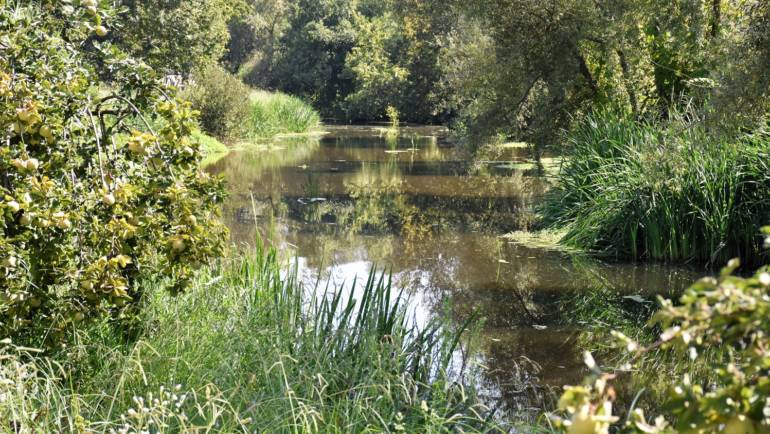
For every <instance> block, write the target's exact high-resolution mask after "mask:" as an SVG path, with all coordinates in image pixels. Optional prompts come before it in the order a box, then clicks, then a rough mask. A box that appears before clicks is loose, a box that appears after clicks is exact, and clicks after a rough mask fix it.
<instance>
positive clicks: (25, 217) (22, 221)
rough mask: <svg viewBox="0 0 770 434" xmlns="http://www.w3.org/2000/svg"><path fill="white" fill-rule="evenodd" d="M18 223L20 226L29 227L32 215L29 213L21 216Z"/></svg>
mask: <svg viewBox="0 0 770 434" xmlns="http://www.w3.org/2000/svg"><path fill="white" fill-rule="evenodd" d="M19 223H20V224H21V225H22V226H29V224H30V223H32V215H31V213H24V215H23V216H21V218H20V219H19Z"/></svg>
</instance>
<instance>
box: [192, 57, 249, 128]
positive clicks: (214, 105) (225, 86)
mask: <svg viewBox="0 0 770 434" xmlns="http://www.w3.org/2000/svg"><path fill="white" fill-rule="evenodd" d="M250 93H251V89H250V88H249V87H248V86H246V85H245V84H243V82H241V81H240V80H239V79H237V78H236V77H234V76H233V75H232V74H230V73H229V72H227V71H225V70H224V69H223V68H222V67H220V66H217V65H211V66H206V67H204V68H203V69H201V70H200V71H199V72H197V73H195V74H194V75H193V80H192V84H191V85H190V86H189V87H188V88H187V89H185V91H184V92H183V93H182V96H183V97H184V98H185V99H187V100H188V101H190V102H191V103H192V106H193V108H194V109H195V110H197V111H198V112H200V123H201V128H203V130H204V131H206V132H207V133H209V134H211V135H213V136H216V137H218V138H221V139H228V138H229V139H232V138H240V137H243V136H245V135H246V134H247V132H248V126H247V124H246V123H245V122H244V120H246V119H248V117H249V113H250V111H251V104H250V102H249V94H250Z"/></svg>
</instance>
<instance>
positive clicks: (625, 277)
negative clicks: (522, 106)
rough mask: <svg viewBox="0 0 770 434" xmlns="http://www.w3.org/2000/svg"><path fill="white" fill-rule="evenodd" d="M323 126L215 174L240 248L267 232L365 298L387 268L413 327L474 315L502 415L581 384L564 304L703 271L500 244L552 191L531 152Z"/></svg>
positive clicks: (493, 400)
mask: <svg viewBox="0 0 770 434" xmlns="http://www.w3.org/2000/svg"><path fill="white" fill-rule="evenodd" d="M325 129H326V130H328V131H329V134H327V135H325V136H322V137H315V138H307V137H304V138H291V139H290V140H286V139H283V140H277V141H276V142H275V143H272V144H269V145H261V146H258V147H253V148H248V147H247V148H246V149H242V150H239V151H236V152H233V153H232V154H231V155H229V156H228V157H226V158H225V159H223V160H221V161H219V162H218V163H216V164H215V165H214V166H212V167H211V168H210V169H209V170H210V171H212V172H213V173H218V174H221V175H223V176H224V177H225V179H226V180H227V181H228V185H229V188H230V192H231V197H230V198H229V200H228V202H227V203H226V205H225V208H224V214H225V218H226V220H227V223H228V225H229V227H230V229H231V232H232V237H233V241H234V242H235V243H237V244H249V243H253V242H254V240H255V239H256V238H255V236H256V234H255V230H256V229H255V228H259V230H260V236H261V237H262V238H263V239H264V238H266V237H267V238H270V239H271V240H272V242H273V243H274V244H275V245H276V246H278V247H279V248H280V250H281V251H282V252H284V253H285V256H286V257H287V258H289V257H294V256H295V255H296V257H297V264H298V267H299V275H300V277H301V279H302V281H303V282H304V283H305V286H306V287H307V288H308V289H309V290H312V289H314V288H317V291H319V293H320V294H323V291H324V290H325V288H327V284H328V285H329V287H330V288H334V287H343V289H342V290H343V291H351V290H352V291H354V292H355V291H357V290H360V287H361V285H363V283H364V282H365V280H366V278H367V276H368V275H369V273H370V271H371V270H372V269H373V268H375V267H376V269H377V270H380V271H382V270H386V271H388V272H391V273H392V276H393V286H394V288H395V289H396V290H402V289H403V290H404V291H405V293H406V294H405V295H406V296H408V297H409V300H410V303H411V304H410V306H411V310H410V315H411V316H412V317H413V319H414V321H415V322H416V323H417V324H425V323H426V322H427V321H428V319H429V318H430V316H431V315H435V314H438V313H442V312H446V310H447V309H449V314H450V316H451V317H452V318H453V320H455V321H456V322H457V323H462V322H463V321H464V320H465V319H466V318H468V316H469V315H471V314H472V313H473V312H477V311H478V312H479V313H480V314H481V316H482V317H483V318H484V322H483V324H484V326H483V329H482V330H480V334H479V336H478V338H479V339H478V342H476V343H475V345H476V346H477V347H478V348H480V350H481V351H480V354H479V356H478V357H477V358H475V359H474V360H473V362H474V363H475V364H476V365H477V366H481V367H483V369H482V370H481V371H480V372H481V374H480V380H481V384H482V386H483V387H482V392H483V393H484V395H485V398H486V399H487V400H488V402H490V404H491V405H493V406H495V407H496V408H498V409H500V411H515V412H519V413H522V412H523V413H526V412H529V411H531V409H533V408H537V407H540V408H542V406H539V405H538V401H541V402H542V400H544V399H549V397H550V396H551V393H550V392H549V390H550V389H551V388H552V387H554V386H557V385H562V384H569V383H574V382H576V381H579V380H580V378H581V377H582V373H583V372H582V365H581V362H580V357H579V355H578V354H577V351H576V350H575V340H576V339H577V337H578V335H579V333H580V330H579V327H576V326H575V325H574V324H573V325H567V324H568V323H571V322H570V321H568V319H569V318H565V317H564V315H565V310H564V309H563V308H560V306H561V305H562V304H563V303H565V302H568V301H569V299H570V297H571V296H573V295H574V294H576V293H580V292H581V291H587V290H590V289H604V290H608V291H614V292H618V293H621V294H626V295H641V296H643V297H647V298H651V296H652V295H653V294H656V293H659V292H661V291H663V290H664V289H669V290H670V289H677V288H682V287H683V286H684V285H685V284H687V283H688V282H689V281H691V280H692V278H693V276H694V273H693V271H692V270H688V269H682V268H672V267H664V266H659V265H644V266H641V265H633V264H604V263H600V262H597V261H594V260H591V259H588V258H586V257H581V256H569V255H567V254H565V253H560V252H558V251H553V250H547V249H543V248H538V247H527V246H526V245H521V244H516V243H513V242H511V241H509V240H507V239H505V238H501V235H504V234H506V233H508V232H511V231H514V230H522V229H528V227H529V224H530V222H531V221H532V212H533V207H534V206H535V205H536V204H537V203H538V202H539V201H540V200H541V198H542V196H543V194H544V193H545V191H546V190H547V181H546V180H545V179H543V178H538V177H533V176H530V174H529V172H528V170H527V169H526V168H522V167H521V166H520V165H517V164H512V163H515V162H516V161H518V160H517V159H518V158H520V157H521V155H522V153H523V152H526V149H521V148H515V147H511V148H508V149H504V150H503V151H504V152H503V153H501V154H499V155H494V156H492V157H493V158H492V157H490V158H488V159H486V160H481V161H479V160H476V161H471V160H470V159H469V157H468V156H467V155H466V154H464V153H463V152H462V151H460V150H458V149H456V148H455V147H452V146H450V145H449V144H448V143H447V141H446V139H445V135H446V130H445V129H443V128H437V127H418V128H414V127H412V128H402V129H401V130H400V132H399V134H398V135H395V136H394V135H392V134H383V133H382V131H381V129H380V128H378V127H326V128H325ZM255 222H256V224H255ZM356 278H357V279H358V281H359V286H358V287H357V288H351V286H352V282H353V280H354V279H356ZM343 284H344V286H342V285H343ZM396 296H397V293H396V294H393V297H396ZM533 414H534V413H533Z"/></svg>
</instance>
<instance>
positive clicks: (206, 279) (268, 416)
mask: <svg viewBox="0 0 770 434" xmlns="http://www.w3.org/2000/svg"><path fill="white" fill-rule="evenodd" d="M259 245H261V243H258V246H259ZM360 283H362V282H359V285H358V287H357V288H358V289H356V290H349V291H345V290H342V289H337V288H327V289H326V290H323V289H319V288H316V290H317V291H307V290H306V288H303V287H302V285H300V284H299V283H298V282H297V278H296V272H293V271H288V272H287V271H285V267H281V261H279V259H278V255H277V253H276V252H275V251H274V250H264V249H261V248H257V250H256V251H255V252H253V254H250V255H245V256H242V257H239V258H237V259H232V260H229V261H223V262H222V263H220V264H219V265H216V266H213V267H212V268H211V269H209V270H207V271H205V272H204V273H203V274H202V275H201V276H200V278H199V279H198V280H197V281H196V283H195V285H194V287H193V289H192V290H191V291H190V292H188V293H185V294H183V295H181V296H178V297H171V296H169V295H167V294H166V293H165V292H164V291H161V290H160V289H159V287H160V286H161V285H160V284H159V283H158V284H154V283H148V284H147V291H146V293H147V294H148V298H147V299H146V300H145V306H144V308H143V311H142V312H143V313H142V315H143V317H142V324H143V327H144V330H143V332H142V333H141V334H140V337H139V339H138V340H136V341H131V342H128V343H127V342H126V341H125V339H124V338H123V337H121V335H120V334H119V333H116V332H115V329H114V325H113V324H112V321H107V322H105V323H103V324H97V325H93V326H89V327H87V328H84V329H82V330H80V331H78V332H76V333H77V338H76V339H75V342H76V343H75V344H74V345H73V346H71V347H68V348H64V349H62V352H61V354H59V355H57V356H56V357H48V356H44V355H41V354H32V353H30V352H28V351H26V350H24V349H19V348H16V347H13V346H11V345H5V346H4V349H3V353H2V357H0V374H1V375H2V380H3V381H0V389H1V390H0V393H3V394H6V395H3V396H4V397H5V398H4V399H2V400H0V417H2V420H5V421H10V423H11V424H13V425H14V426H15V427H21V428H23V429H26V430H30V431H35V432H61V431H67V432H86V431H88V430H92V431H97V432H105V431H110V430H115V431H117V432H138V431H141V430H157V431H156V432H287V433H299V432H303V433H305V432H340V433H343V432H381V431H406V432H458V431H463V432H478V431H483V432H489V431H490V430H494V427H493V426H491V425H490V424H489V423H488V422H487V421H486V420H485V416H486V409H485V408H484V407H483V406H481V405H479V404H478V401H477V399H476V397H475V395H474V392H473V388H472V387H466V386H465V385H464V383H465V381H464V380H463V379H462V378H453V379H450V378H452V377H450V374H449V371H450V367H451V364H452V359H453V357H454V355H455V354H456V352H455V349H456V347H457V346H458V345H459V344H460V333H461V332H462V331H463V329H464V328H465V325H461V326H459V327H452V326H450V325H449V324H448V323H444V322H437V321H434V322H431V323H429V324H428V325H426V326H425V327H423V328H421V329H418V328H417V327H416V326H414V325H413V321H412V320H411V318H410V316H409V314H408V311H407V309H406V300H405V296H404V294H401V293H395V292H394V291H393V290H392V288H391V286H390V284H389V277H388V276H387V275H384V274H378V273H372V274H371V275H370V276H369V277H368V279H366V281H365V282H363V284H360ZM54 358H55V359H59V360H64V361H63V362H61V364H56V363H55V362H53V361H52V360H54ZM452 380H456V381H452Z"/></svg>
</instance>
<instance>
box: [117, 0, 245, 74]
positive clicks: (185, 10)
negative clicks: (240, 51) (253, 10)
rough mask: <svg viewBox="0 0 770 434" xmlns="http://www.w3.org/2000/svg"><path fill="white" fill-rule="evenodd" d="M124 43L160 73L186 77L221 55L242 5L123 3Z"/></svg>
mask: <svg viewBox="0 0 770 434" xmlns="http://www.w3.org/2000/svg"><path fill="white" fill-rule="evenodd" d="M123 4H124V6H125V7H126V13H125V14H124V25H123V27H122V29H120V32H119V39H120V40H121V42H122V44H123V45H124V46H125V47H126V48H127V49H128V50H129V51H131V52H132V53H133V54H134V55H136V56H138V57H141V58H143V59H144V60H146V61H147V62H148V63H149V64H150V65H152V66H153V67H154V68H156V69H157V70H158V71H161V72H163V73H167V74H182V75H185V76H186V75H188V74H189V73H191V72H192V71H194V70H196V69H197V68H199V67H202V66H206V65H211V64H215V63H216V62H218V61H219V60H220V59H221V58H222V57H223V56H224V54H225V50H226V47H227V44H228V41H229V37H230V35H229V33H228V23H229V22H230V20H231V19H232V18H233V17H234V16H236V15H238V14H241V13H243V11H244V10H245V8H246V5H245V3H244V2H243V1H240V0H236V1H229V0H123Z"/></svg>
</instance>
